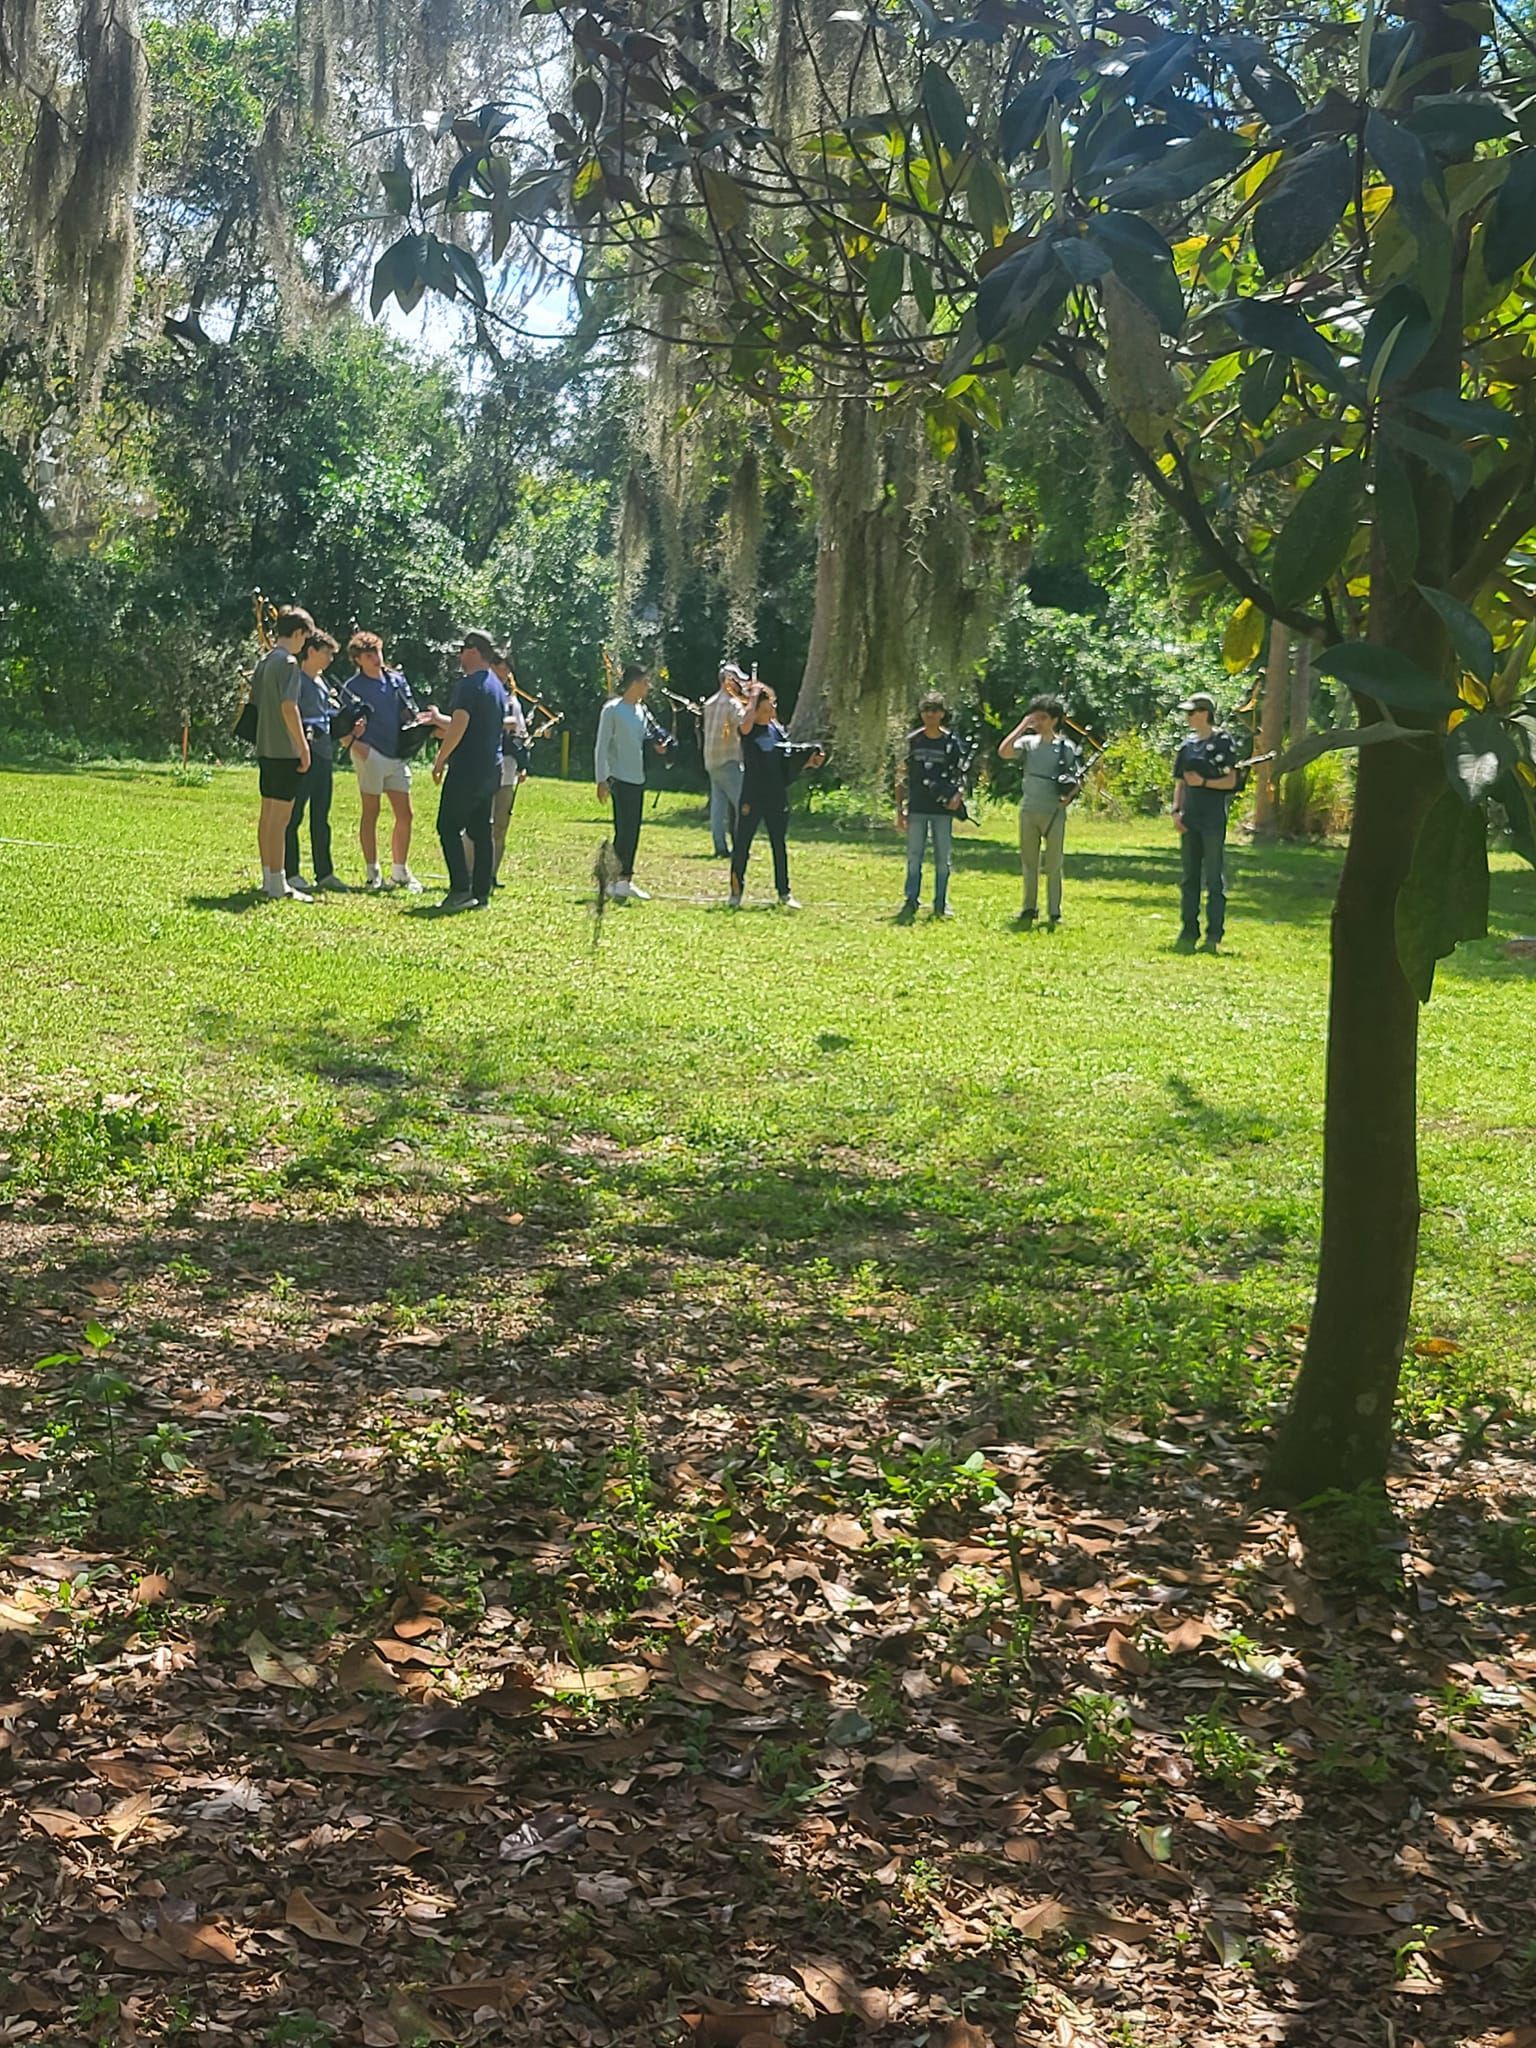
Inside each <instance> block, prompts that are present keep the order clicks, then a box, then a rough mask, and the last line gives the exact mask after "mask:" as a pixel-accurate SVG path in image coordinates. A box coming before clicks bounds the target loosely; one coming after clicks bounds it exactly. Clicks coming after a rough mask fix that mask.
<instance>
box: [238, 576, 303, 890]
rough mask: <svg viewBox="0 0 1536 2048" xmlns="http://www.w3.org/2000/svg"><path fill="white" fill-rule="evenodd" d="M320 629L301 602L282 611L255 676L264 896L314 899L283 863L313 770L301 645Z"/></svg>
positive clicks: (259, 837) (258, 835) (253, 700)
mask: <svg viewBox="0 0 1536 2048" xmlns="http://www.w3.org/2000/svg"><path fill="white" fill-rule="evenodd" d="M314 630H315V622H314V620H313V619H312V618H311V617H310V616H309V613H308V612H306V611H301V610H300V609H299V607H298V606H297V605H293V606H290V607H289V609H288V610H287V611H283V612H279V613H278V615H277V617H276V618H275V619H274V620H273V622H272V645H271V647H270V648H269V649H268V650H267V652H266V653H265V654H264V655H263V656H262V657H261V659H260V661H258V662H257V664H256V667H255V670H254V672H253V674H252V676H251V704H252V706H253V708H254V710H255V712H256V765H257V768H258V770H259V772H260V779H261V818H260V822H259V823H258V825H257V828H256V843H257V846H258V848H259V850H260V853H261V891H262V894H263V895H264V896H287V897H292V898H294V899H296V900H300V901H303V902H305V903H308V902H310V901H312V900H313V899H312V898H311V897H310V894H309V892H308V890H307V889H296V888H294V887H292V886H291V884H290V883H289V881H288V879H287V875H286V873H285V870H284V865H283V838H284V835H285V833H286V832H287V829H288V818H289V814H290V813H291V812H292V810H293V801H294V798H295V797H296V796H297V795H298V791H299V778H300V776H302V775H303V774H305V773H306V772H307V770H308V768H309V741H308V739H307V738H306V737H305V733H304V721H303V719H302V718H301V717H300V715H299V688H300V685H301V683H302V681H303V676H302V674H301V672H300V669H299V661H298V655H299V649H300V648H301V647H302V646H303V645H304V643H305V641H306V640H307V639H308V638H309V636H310V634H311V633H313V632H314Z"/></svg>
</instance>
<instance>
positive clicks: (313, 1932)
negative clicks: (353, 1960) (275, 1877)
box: [283, 1887, 368, 1948]
mask: <svg viewBox="0 0 1536 2048" xmlns="http://www.w3.org/2000/svg"><path fill="white" fill-rule="evenodd" d="M283 1918H284V1919H285V1920H286V1921H287V1923H288V1925H289V1926H290V1927H296V1928H297V1929H298V1930H299V1932H300V1934H307V1935H308V1936H309V1938H310V1940H311V1941H324V1942H328V1943H329V1944H330V1945H331V1946H332V1947H333V1948H361V1947H362V1945H363V1943H364V1942H365V1941H366V1940H367V1939H368V1930H367V1928H366V1927H364V1926H361V1925H360V1924H359V1923H358V1922H356V1921H351V1922H349V1923H348V1924H347V1925H346V1926H345V1927H344V1926H343V1925H342V1924H341V1922H340V1921H339V1920H338V1919H336V1917H335V1916H334V1915H333V1914H331V1913H327V1912H326V1911H325V1910H324V1908H323V1907H321V1906H317V1905H316V1904H315V1902H314V1900H313V1899H312V1898H311V1897H310V1896H309V1893H308V1892H306V1891H303V1890H300V1889H299V1888H297V1887H295V1889H294V1890H293V1891H291V1892H290V1893H289V1894H288V1903H287V1904H286V1906H285V1907H284V1908H283Z"/></svg>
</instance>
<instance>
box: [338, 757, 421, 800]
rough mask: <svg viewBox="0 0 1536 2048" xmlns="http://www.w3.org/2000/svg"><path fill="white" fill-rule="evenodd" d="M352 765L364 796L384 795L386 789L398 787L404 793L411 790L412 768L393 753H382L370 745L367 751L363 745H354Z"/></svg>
mask: <svg viewBox="0 0 1536 2048" xmlns="http://www.w3.org/2000/svg"><path fill="white" fill-rule="evenodd" d="M352 765H353V766H354V768H356V770H357V786H358V788H359V789H360V790H361V791H362V793H363V795H364V796H382V795H383V794H384V792H385V790H386V789H398V790H399V791H400V792H401V794H402V795H406V794H408V793H409V791H410V787H411V771H410V769H409V768H408V767H407V766H406V765H405V763H404V762H403V761H397V760H395V758H394V757H393V755H391V754H381V753H380V752H379V751H378V749H377V748H376V747H369V748H368V750H367V752H366V753H365V752H364V751H363V749H362V748H361V747H356V746H355V747H353V749H352Z"/></svg>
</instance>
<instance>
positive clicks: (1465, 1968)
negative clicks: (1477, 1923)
mask: <svg viewBox="0 0 1536 2048" xmlns="http://www.w3.org/2000/svg"><path fill="white" fill-rule="evenodd" d="M1424 1946H1425V1947H1426V1948H1427V1949H1428V1951H1429V1953H1430V1954H1431V1955H1432V1956H1433V1957H1434V1959H1435V1961H1436V1962H1437V1963H1438V1964H1439V1965H1440V1967H1441V1969H1443V1970H1454V1971H1455V1972H1456V1974H1457V1975H1458V1976H1472V1975H1474V1974H1475V1973H1476V1972H1477V1971H1478V1970H1486V1969H1487V1968H1489V1966H1490V1965H1491V1964H1493V1963H1496V1962H1497V1961H1498V1960H1499V1957H1500V1956H1501V1955H1503V1953H1504V1951H1505V1949H1506V1948H1507V1947H1508V1946H1509V1944H1508V1942H1507V1941H1506V1940H1505V1939H1504V1937H1503V1935H1502V1934H1451V1933H1448V1932H1446V1931H1445V1930H1443V1929H1442V1931H1441V1932H1440V1933H1438V1934H1432V1935H1431V1936H1430V1937H1429V1939H1428V1941H1426V1942H1425V1944H1424Z"/></svg>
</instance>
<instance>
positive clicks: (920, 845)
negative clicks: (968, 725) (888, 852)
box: [896, 690, 965, 924]
mask: <svg viewBox="0 0 1536 2048" xmlns="http://www.w3.org/2000/svg"><path fill="white" fill-rule="evenodd" d="M948 711H949V707H948V705H947V704H946V703H945V702H944V699H943V698H942V697H941V696H940V694H939V692H938V691H937V690H930V691H929V692H928V694H927V696H926V697H924V698H923V700H922V702H921V703H920V704H919V705H918V707H917V713H918V717H919V718H920V719H921V720H922V724H921V725H920V726H919V727H918V728H917V730H916V731H915V732H909V733H908V734H907V758H906V761H905V763H904V764H903V767H902V769H901V771H900V773H899V775H898V777H897V783H896V828H897V830H898V831H900V832H905V833H906V835H907V889H906V897H905V900H904V901H903V903H902V906H901V909H900V910H899V911H898V912H897V913H896V915H897V919H898V921H899V922H900V923H902V924H910V923H911V922H912V920H913V918H914V917H916V915H917V909H918V904H919V902H920V900H921V898H922V893H923V854H924V852H925V851H926V850H927V845H928V841H929V840H930V839H932V841H933V914H934V916H935V917H948V916H949V915H950V909H949V872H950V862H951V847H952V844H953V839H954V830H955V814H956V813H957V812H958V811H963V810H964V809H965V787H964V784H965V749H964V747H962V746H961V744H960V741H959V740H958V739H957V737H956V736H955V734H954V733H952V732H951V731H950V730H949V727H948V726H947V725H946V724H945V723H944V720H945V718H946V717H947V715H948Z"/></svg>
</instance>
